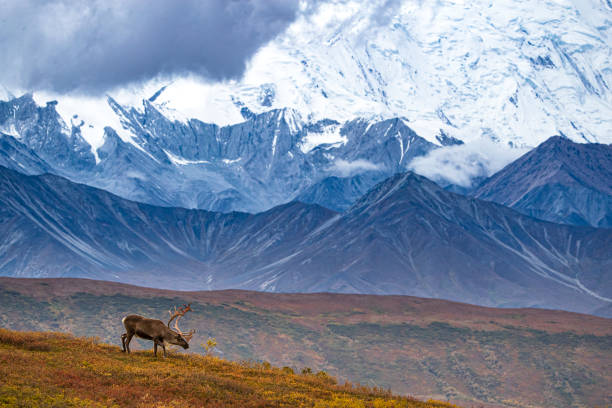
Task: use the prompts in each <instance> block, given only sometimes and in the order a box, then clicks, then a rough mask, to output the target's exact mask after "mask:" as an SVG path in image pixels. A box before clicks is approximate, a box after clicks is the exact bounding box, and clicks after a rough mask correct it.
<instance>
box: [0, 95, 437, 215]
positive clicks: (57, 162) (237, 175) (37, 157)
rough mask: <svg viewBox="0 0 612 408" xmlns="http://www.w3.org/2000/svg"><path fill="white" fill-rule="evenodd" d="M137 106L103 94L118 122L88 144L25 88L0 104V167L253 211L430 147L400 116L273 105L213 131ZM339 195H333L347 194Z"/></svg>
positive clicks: (383, 170) (127, 193)
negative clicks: (315, 116)
mask: <svg viewBox="0 0 612 408" xmlns="http://www.w3.org/2000/svg"><path fill="white" fill-rule="evenodd" d="M143 103H144V111H142V112H141V111H139V110H137V109H134V108H128V107H124V106H121V105H119V104H118V103H117V102H115V101H114V100H113V99H112V98H109V99H108V104H109V106H111V107H112V109H113V110H114V112H115V114H116V115H117V116H118V117H119V118H121V128H119V129H118V130H115V129H114V128H111V127H106V128H105V138H104V143H103V144H102V145H101V146H99V147H98V148H97V149H93V148H92V146H90V145H89V144H88V143H87V142H86V141H85V139H84V138H83V137H82V131H84V129H83V128H82V127H83V126H84V125H83V122H82V121H81V120H80V119H78V117H77V118H72V120H71V124H70V125H68V124H67V123H66V122H64V120H63V119H62V118H61V117H60V116H59V114H58V113H57V110H56V106H57V103H55V102H50V103H47V105H46V106H44V107H42V106H38V105H37V104H36V103H35V102H34V100H33V98H32V95H30V94H26V95H24V96H22V97H20V98H14V99H11V100H10V101H6V102H2V101H0V142H1V143H2V146H6V147H5V148H3V149H2V150H1V151H0V165H3V166H5V167H8V168H12V169H14V170H17V171H19V172H22V173H26V174H41V173H42V172H47V171H48V172H52V173H54V174H57V175H60V176H63V177H67V178H69V179H70V180H72V181H75V182H80V183H85V184H88V185H92V186H94V187H98V188H102V189H105V190H107V191H110V192H112V193H115V194H118V195H120V196H122V197H124V198H128V199H131V200H136V201H140V202H145V203H149V204H155V205H165V206H178V207H185V208H200V209H207V210H215V211H226V212H227V211H235V210H239V211H248V212H261V211H265V210H267V209H270V208H272V207H274V206H276V205H279V204H283V203H286V202H289V201H291V200H293V199H295V197H296V196H298V195H299V194H308V191H307V190H308V189H311V188H313V186H314V185H315V184H317V183H319V182H323V180H325V179H326V178H328V177H342V178H344V177H352V176H354V175H361V176H362V177H361V182H360V184H361V185H362V187H361V190H360V191H359V192H360V193H363V192H364V191H366V190H367V189H368V188H370V187H371V186H372V185H373V184H374V183H375V182H376V181H380V180H381V179H382V178H385V177H388V176H390V175H392V174H394V173H395V172H398V171H405V170H406V169H407V168H408V165H409V164H410V162H411V160H412V159H413V158H415V157H418V156H423V155H425V154H426V153H428V152H429V151H431V150H433V149H435V148H438V147H439V145H436V144H433V143H430V142H428V141H426V140H425V139H423V138H421V137H419V136H418V135H417V134H416V133H415V132H414V131H413V130H412V129H411V128H410V127H409V126H408V125H407V121H406V120H404V119H400V118H395V119H388V120H383V121H378V122H377V121H370V122H369V121H365V120H362V119H356V120H354V121H348V122H345V123H338V122H336V121H333V120H322V121H318V122H316V123H308V122H306V123H305V122H303V121H302V119H301V118H300V116H299V114H298V113H297V112H296V111H293V110H291V109H279V110H271V111H268V112H265V113H262V114H258V115H255V114H252V113H245V120H244V121H243V122H241V123H239V124H236V125H231V126H225V127H220V126H217V125H214V124H207V123H203V122H201V121H198V120H195V119H193V120H190V121H188V122H187V123H184V122H179V121H172V120H171V119H169V118H167V117H165V116H164V115H163V114H162V113H161V112H160V111H159V110H158V109H156V107H155V106H154V105H153V104H152V103H151V102H149V101H148V100H145V101H144V102H143ZM347 194H348V196H347V197H346V198H344V199H340V200H341V201H343V202H347V201H350V200H352V199H354V198H356V196H355V195H354V194H353V195H351V194H352V193H350V192H347Z"/></svg>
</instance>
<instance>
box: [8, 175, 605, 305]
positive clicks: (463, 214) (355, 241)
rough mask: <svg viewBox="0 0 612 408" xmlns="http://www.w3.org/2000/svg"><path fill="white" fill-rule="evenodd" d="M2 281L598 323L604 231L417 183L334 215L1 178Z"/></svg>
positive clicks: (409, 181)
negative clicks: (187, 203) (224, 209)
mask: <svg viewBox="0 0 612 408" xmlns="http://www.w3.org/2000/svg"><path fill="white" fill-rule="evenodd" d="M0 173H1V176H2V177H1V179H0V180H1V181H0V204H1V210H0V211H1V212H0V231H1V232H2V234H0V237H1V238H0V248H1V249H2V251H0V273H2V274H3V275H8V276H32V277H37V276H50V277H54V276H73V277H91V278H99V279H108V280H117V281H122V282H128V283H138V284H141V285H147V286H154V287H165V288H174V289H176V288H183V289H185V288H188V289H198V288H199V289H222V288H245V289H256V290H265V291H281V292H316V291H331V292H351V293H378V294H412V295H419V296H426V297H437V298H445V299H452V300H461V301H466V302H470V303H475V304H481V305H489V306H536V307H549V308H558V309H565V310H573V311H581V312H593V311H595V310H599V311H600V313H602V312H601V311H603V313H606V310H609V308H607V305H608V304H609V300H608V299H610V298H612V284H611V282H612V251H610V248H612V230H609V229H594V228H586V227H571V226H565V225H557V224H552V223H548V222H544V221H539V220H536V219H533V218H530V217H527V216H523V215H521V214H519V213H517V212H515V211H513V210H510V209H507V208H505V207H503V206H500V205H498V204H494V203H490V202H486V201H481V200H477V199H470V198H467V197H464V196H461V195H457V194H454V193H450V192H447V191H445V190H443V189H441V188H440V187H438V186H437V185H436V184H434V183H433V182H431V181H429V180H427V179H425V178H423V177H420V176H416V175H414V174H412V173H407V174H400V175H397V176H394V177H392V178H390V179H388V180H385V181H384V182H382V183H380V184H378V185H377V186H376V187H374V188H373V189H372V190H371V191H370V192H369V193H368V194H366V195H365V196H364V197H363V198H362V199H360V200H359V201H358V202H357V203H356V204H355V205H354V206H353V207H352V208H351V209H350V210H349V211H347V212H346V213H345V214H342V215H339V214H337V213H334V212H332V211H330V210H327V209H325V208H323V207H320V206H317V205H306V204H302V203H298V202H294V203H290V204H286V205H283V206H279V207H276V208H273V209H271V210H269V211H266V212H264V213H260V214H255V215H251V214H246V213H230V214H222V213H214V212H208V211H202V210H186V209H180V208H167V207H154V206H150V205H146V204H140V203H136V202H131V201H127V200H123V199H121V198H119V197H117V196H114V195H112V194H110V193H107V192H105V191H103V190H97V189H95V188H92V187H87V186H84V185H79V184H74V183H72V182H69V181H67V180H65V179H62V178H60V177H57V176H51V175H45V176H24V175H21V174H19V173H16V172H13V171H11V170H8V169H3V168H2V169H0Z"/></svg>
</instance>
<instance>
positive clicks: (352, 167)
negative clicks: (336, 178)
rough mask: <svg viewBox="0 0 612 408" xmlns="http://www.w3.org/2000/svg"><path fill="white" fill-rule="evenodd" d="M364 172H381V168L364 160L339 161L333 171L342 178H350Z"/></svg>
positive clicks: (335, 163)
mask: <svg viewBox="0 0 612 408" xmlns="http://www.w3.org/2000/svg"><path fill="white" fill-rule="evenodd" d="M363 170H366V171H367V170H380V166H379V165H377V164H375V163H372V162H371V161H368V160H364V159H357V160H353V161H348V160H343V159H337V160H336V161H335V162H334V164H333V166H332V171H333V172H335V173H338V175H340V176H342V177H349V176H352V175H353V174H355V173H357V172H359V171H363Z"/></svg>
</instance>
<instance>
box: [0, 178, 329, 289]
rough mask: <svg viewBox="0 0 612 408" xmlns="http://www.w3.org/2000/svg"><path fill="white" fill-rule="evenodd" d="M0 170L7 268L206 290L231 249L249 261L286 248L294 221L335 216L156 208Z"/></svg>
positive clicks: (296, 206)
mask: <svg viewBox="0 0 612 408" xmlns="http://www.w3.org/2000/svg"><path fill="white" fill-rule="evenodd" d="M0 175H1V177H0V203H1V207H0V230H1V231H2V234H1V235H2V237H3V238H2V239H1V241H0V248H1V249H2V251H0V272H1V273H2V274H3V275H10V276H72V277H90V278H91V277H97V278H101V279H108V280H121V281H123V282H134V283H136V282H140V283H142V284H147V285H151V286H160V287H173V288H192V287H193V286H192V285H196V286H197V287H199V288H205V287H207V286H208V285H209V284H211V282H212V280H211V279H212V277H211V276H210V275H209V274H207V273H206V272H207V271H208V270H210V269H211V266H210V263H212V264H214V263H215V262H217V260H218V259H222V258H223V254H224V253H225V252H226V251H227V250H228V249H234V250H235V249H236V248H240V249H241V250H243V251H244V254H243V256H244V258H245V263H247V264H248V259H249V258H250V255H258V254H259V256H262V257H263V256H264V255H267V256H271V255H273V254H275V251H278V250H281V253H284V252H282V251H283V250H286V248H285V247H286V246H287V245H295V244H296V242H295V240H296V239H299V238H300V229H304V230H305V231H310V230H312V229H314V228H316V227H317V226H318V225H319V223H320V222H322V221H324V220H326V219H327V218H329V217H331V216H332V215H333V214H334V213H333V212H331V211H329V210H327V209H324V208H322V207H319V206H316V205H305V204H301V203H291V204H287V205H284V206H281V207H278V208H275V209H273V210H270V211H267V212H265V213H261V214H258V215H250V214H246V213H230V214H222V213H214V212H208V211H203V210H186V209H181V208H169V207H155V206H150V205H147V204H141V203H136V202H132V201H127V200H123V199H121V198H119V197H117V196H114V195H113V194H110V193H107V192H105V191H103V190H99V189H95V188H92V187H88V186H85V185H80V184H75V183H72V182H70V181H68V180H66V179H63V178H61V177H57V176H53V175H43V176H24V175H22V174H20V173H17V172H14V171H11V170H8V169H5V168H0ZM291 221H293V222H291ZM220 285H221V286H223V285H222V284H220ZM215 286H216V285H215Z"/></svg>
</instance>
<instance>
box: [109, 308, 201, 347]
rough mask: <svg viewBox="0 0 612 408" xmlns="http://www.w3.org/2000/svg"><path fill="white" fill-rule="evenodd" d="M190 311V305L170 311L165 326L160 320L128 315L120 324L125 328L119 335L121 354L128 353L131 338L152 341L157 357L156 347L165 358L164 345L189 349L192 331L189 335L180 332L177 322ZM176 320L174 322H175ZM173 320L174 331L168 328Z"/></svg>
mask: <svg viewBox="0 0 612 408" xmlns="http://www.w3.org/2000/svg"><path fill="white" fill-rule="evenodd" d="M190 310H191V305H183V307H181V308H179V309H177V308H176V307H175V308H174V311H172V310H171V311H170V320H168V323H167V324H165V323H164V322H162V321H161V320H157V319H149V318H146V317H143V316H139V315H128V316H126V317H124V318H123V319H122V320H121V322H122V323H123V326H125V333H123V334H122V335H121V345H122V347H123V350H122V351H123V352H126V351H127V352H128V353H129V352H130V341H132V337H134V336H136V337H140V338H141V339H145V340H152V341H153V352H154V354H155V357H157V346H161V348H162V350H163V351H164V357H166V345H167V344H174V345H177V346H181V347H183V348H184V349H188V348H189V341H190V340H191V337H192V336H193V333H194V332H195V331H194V330H192V331H190V332H189V333H185V332H182V331H181V330H180V329H179V327H178V321H179V319H180V318H181V317H183V316H184V315H185V313H187V312H189V311H190ZM175 319H176V320H175ZM172 320H174V329H175V330H172V329H171V328H170V323H171V322H172Z"/></svg>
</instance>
